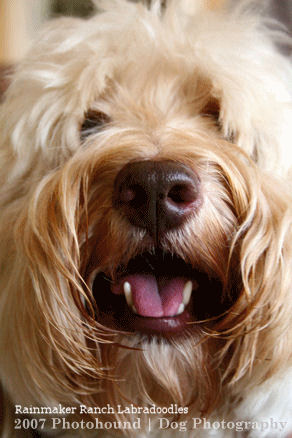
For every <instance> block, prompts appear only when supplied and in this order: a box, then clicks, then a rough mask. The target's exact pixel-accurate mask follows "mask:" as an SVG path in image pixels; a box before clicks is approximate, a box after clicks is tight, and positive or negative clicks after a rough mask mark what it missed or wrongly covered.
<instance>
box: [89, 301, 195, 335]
mask: <svg viewBox="0 0 292 438" xmlns="http://www.w3.org/2000/svg"><path fill="white" fill-rule="evenodd" d="M98 320H100V321H101V322H102V324H104V325H106V326H107V327H109V328H111V329H113V330H118V331H125V332H131V333H132V332H134V333H141V334H146V335H155V336H161V337H168V336H177V335H181V334H183V333H184V332H185V331H186V330H187V329H188V328H190V326H191V323H192V317H191V314H190V312H189V310H188V308H187V309H186V310H185V311H184V312H183V313H181V314H180V315H177V316H171V317H170V316H167V317H166V316H165V317H160V318H151V317H144V316H139V315H136V314H134V313H132V312H131V311H130V309H129V310H126V311H124V312H123V313H122V314H120V315H119V316H118V318H116V317H114V315H112V314H107V313H101V314H100V315H99V317H98Z"/></svg>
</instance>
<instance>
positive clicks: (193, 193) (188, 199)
mask: <svg viewBox="0 0 292 438" xmlns="http://www.w3.org/2000/svg"><path fill="white" fill-rule="evenodd" d="M197 197H198V191H197V189H196V188H195V187H194V186H193V185H191V184H176V185H175V186H174V187H172V188H171V189H170V190H169V192H168V194H167V199H168V200H169V201H171V202H173V203H175V204H178V205H180V206H181V207H184V206H185V205H186V206H187V205H189V204H191V203H193V202H194V201H196V199H197Z"/></svg>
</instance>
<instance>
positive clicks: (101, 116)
mask: <svg viewBox="0 0 292 438" xmlns="http://www.w3.org/2000/svg"><path fill="white" fill-rule="evenodd" d="M110 121H111V120H110V117H109V116H108V115H107V114H105V113H103V112H101V111H96V110H89V111H87V112H86V113H85V116H84V121H83V123H82V125H81V128H80V138H81V140H85V139H86V138H87V137H88V136H89V135H91V134H95V133H96V132H98V131H99V130H100V129H101V128H102V127H103V126H104V125H106V124H108V123H109V122H110Z"/></svg>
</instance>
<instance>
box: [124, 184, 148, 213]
mask: <svg viewBox="0 0 292 438" xmlns="http://www.w3.org/2000/svg"><path fill="white" fill-rule="evenodd" d="M119 200H120V203H121V204H124V205H126V206H130V207H136V208H138V207H140V206H142V205H144V204H145V202H146V201H147V194H146V192H145V190H144V189H143V187H141V186H139V185H132V186H129V187H128V186H124V187H122V188H121V190H120V194H119Z"/></svg>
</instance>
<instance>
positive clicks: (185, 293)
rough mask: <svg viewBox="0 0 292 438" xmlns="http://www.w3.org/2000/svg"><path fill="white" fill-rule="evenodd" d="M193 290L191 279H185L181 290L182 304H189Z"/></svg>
mask: <svg viewBox="0 0 292 438" xmlns="http://www.w3.org/2000/svg"><path fill="white" fill-rule="evenodd" d="M192 290H193V283H192V282H191V281H187V282H186V284H185V287H184V290H183V301H182V302H183V304H184V305H185V306H187V305H188V304H189V301H190V298H191V295H192Z"/></svg>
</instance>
